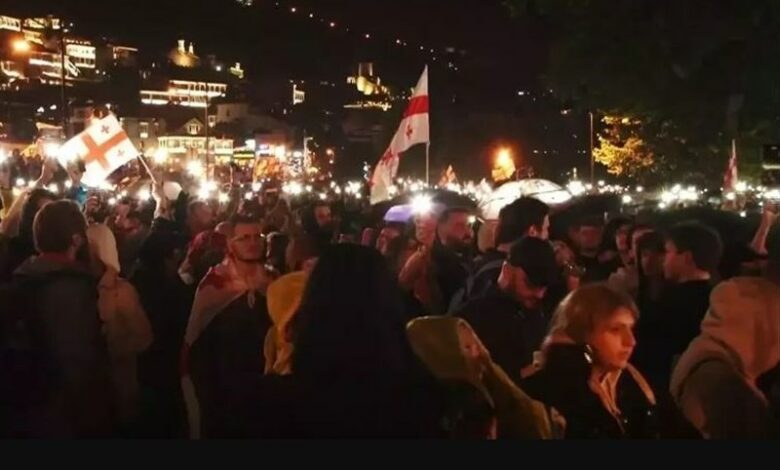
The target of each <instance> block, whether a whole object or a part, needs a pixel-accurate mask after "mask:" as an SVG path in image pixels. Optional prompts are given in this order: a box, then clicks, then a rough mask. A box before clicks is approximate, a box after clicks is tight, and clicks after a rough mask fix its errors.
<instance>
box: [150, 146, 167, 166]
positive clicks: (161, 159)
mask: <svg viewBox="0 0 780 470" xmlns="http://www.w3.org/2000/svg"><path fill="white" fill-rule="evenodd" d="M152 158H154V162H155V163H157V164H158V165H163V164H165V162H167V161H168V151H167V150H165V149H164V148H158V149H157V150H155V151H154V154H153V157H152Z"/></svg>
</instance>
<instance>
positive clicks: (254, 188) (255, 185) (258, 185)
mask: <svg viewBox="0 0 780 470" xmlns="http://www.w3.org/2000/svg"><path fill="white" fill-rule="evenodd" d="M261 189H263V183H252V191H254V192H258V191H260V190H261Z"/></svg>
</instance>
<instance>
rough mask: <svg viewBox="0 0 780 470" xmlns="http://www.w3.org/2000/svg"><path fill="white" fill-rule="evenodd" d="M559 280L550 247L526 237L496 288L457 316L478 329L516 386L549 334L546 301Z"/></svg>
mask: <svg viewBox="0 0 780 470" xmlns="http://www.w3.org/2000/svg"><path fill="white" fill-rule="evenodd" d="M557 276H558V268H557V265H556V263H555V254H554V253H553V250H552V247H551V246H550V244H549V243H548V242H546V241H544V240H540V239H537V238H533V237H525V238H523V239H522V240H520V241H519V242H517V243H515V244H514V245H512V247H511V248H510V249H509V254H508V257H507V260H506V261H504V263H503V265H502V267H501V274H500V275H499V278H498V282H497V284H496V286H494V287H493V288H491V289H490V290H489V291H488V292H487V293H485V294H484V295H483V296H481V297H478V298H476V299H473V300H471V301H469V302H468V303H467V304H466V305H465V306H464V307H463V308H462V309H461V310H460V311H459V312H457V313H456V315H457V316H458V317H460V318H463V319H464V320H466V321H467V322H468V323H469V324H470V325H471V326H472V327H473V328H474V331H475V332H476V334H477V336H478V337H479V338H480V339H481V340H482V341H483V342H484V344H485V346H486V347H487V349H488V351H490V354H491V356H492V357H493V360H494V361H495V362H496V364H498V365H499V366H501V368H502V369H504V370H505V371H506V373H507V374H508V375H509V377H510V378H512V380H514V381H515V382H516V383H519V382H520V379H521V378H522V377H523V376H524V375H525V374H527V372H528V367H529V366H531V365H532V362H533V353H534V351H536V350H538V349H539V347H540V346H541V344H542V340H543V339H544V335H545V334H546V333H547V327H548V323H549V321H550V316H549V312H545V311H544V310H543V303H542V300H543V299H544V296H545V293H546V290H547V286H549V285H550V284H551V283H553V282H555V281H556V280H557Z"/></svg>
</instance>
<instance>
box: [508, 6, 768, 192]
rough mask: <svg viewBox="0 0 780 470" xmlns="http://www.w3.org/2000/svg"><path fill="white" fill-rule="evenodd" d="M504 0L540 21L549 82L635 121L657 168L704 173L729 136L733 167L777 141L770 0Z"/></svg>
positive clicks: (583, 103) (713, 167) (718, 169)
mask: <svg viewBox="0 0 780 470" xmlns="http://www.w3.org/2000/svg"><path fill="white" fill-rule="evenodd" d="M507 3H508V4H510V5H511V6H512V7H513V8H514V9H515V10H516V11H520V12H523V13H524V14H528V15H533V16H535V17H537V18H538V19H539V20H540V21H544V22H546V24H547V25H548V26H549V31H550V33H551V39H550V41H551V43H550V53H549V60H548V65H547V69H546V73H545V80H546V82H547V83H548V84H549V86H550V88H552V89H553V90H555V92H556V94H557V95H559V96H561V97H562V98H564V99H573V100H574V101H575V102H577V103H578V104H579V106H580V107H582V108H583V109H588V110H593V111H597V112H599V113H602V114H606V115H618V116H633V117H636V118H637V119H638V120H639V121H640V122H641V125H640V126H639V127H638V128H637V130H636V132H637V137H638V138H641V140H642V141H644V142H645V143H646V145H647V146H648V147H649V148H650V149H651V150H652V152H653V153H654V154H655V155H656V156H657V157H658V158H657V160H658V161H660V162H665V164H666V167H665V169H666V170H668V171H675V172H682V171H686V172H691V171H692V172H698V173H701V174H702V175H707V176H709V178H710V179H712V178H713V177H714V176H715V175H716V174H719V173H722V171H723V169H724V168H725V164H726V160H727V158H728V153H729V146H730V141H731V139H732V138H737V142H738V145H739V150H740V154H741V162H740V163H742V162H745V160H746V159H747V160H749V159H750V157H751V156H752V157H754V158H755V157H757V156H758V155H759V151H758V149H759V147H760V145H761V144H764V143H770V142H777V141H780V81H778V80H777V77H778V76H780V60H778V57H780V2H777V1H776V0H753V1H749V2H746V1H740V0H686V1H679V0H632V1H618V2H616V1H612V0H577V1H573V0H508V2H507ZM746 163H747V162H746Z"/></svg>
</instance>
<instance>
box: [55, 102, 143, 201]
mask: <svg viewBox="0 0 780 470" xmlns="http://www.w3.org/2000/svg"><path fill="white" fill-rule="evenodd" d="M137 155H138V150H136V148H135V146H134V145H133V143H132V142H131V141H130V138H129V137H128V136H127V133H126V132H125V131H124V129H122V126H121V125H120V124H119V121H117V119H116V116H114V115H113V114H109V115H108V116H107V117H105V118H103V119H95V120H93V121H92V124H91V125H90V126H89V127H88V128H87V129H86V130H84V132H82V133H81V134H79V135H77V136H75V137H73V138H72V139H70V140H69V141H67V142H65V145H63V146H62V148H61V149H60V153H59V157H58V160H59V162H60V164H61V165H62V166H63V167H65V166H67V165H68V164H69V163H71V162H73V161H74V160H83V161H84V167H85V168H86V171H85V172H84V175H83V176H82V177H81V182H82V183H84V184H85V185H87V186H98V185H100V183H102V182H103V181H105V179H106V177H108V175H110V174H111V173H113V172H114V171H115V170H116V169H117V168H119V167H121V166H122V165H124V164H126V163H127V162H129V161H130V160H132V159H134V158H135V157H136V156H137Z"/></svg>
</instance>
